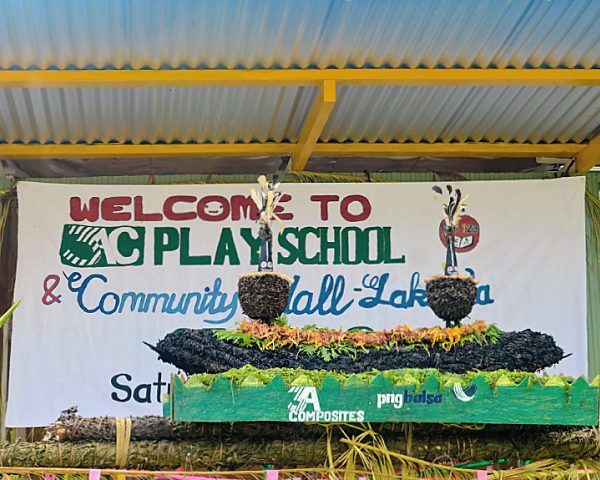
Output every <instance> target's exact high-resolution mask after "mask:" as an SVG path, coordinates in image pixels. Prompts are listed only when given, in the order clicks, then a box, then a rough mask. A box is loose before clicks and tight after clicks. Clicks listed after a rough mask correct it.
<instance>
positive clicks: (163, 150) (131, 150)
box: [0, 143, 295, 160]
mask: <svg viewBox="0 0 600 480" xmlns="http://www.w3.org/2000/svg"><path fill="white" fill-rule="evenodd" d="M294 146H295V144H293V143H244V144H237V143H234V144H231V143H228V144H184V145H179V144H177V145H173V144H166V145H163V144H161V145H152V144H150V145H122V144H110V143H106V144H93V145H87V144H75V145H19V144H16V145H15V144H6V145H0V158H3V159H11V160H27V159H39V160H42V159H50V158H182V157H185V158H193V157H246V156H247V157H263V156H274V157H280V156H289V155H291V154H292V151H293V149H294Z"/></svg>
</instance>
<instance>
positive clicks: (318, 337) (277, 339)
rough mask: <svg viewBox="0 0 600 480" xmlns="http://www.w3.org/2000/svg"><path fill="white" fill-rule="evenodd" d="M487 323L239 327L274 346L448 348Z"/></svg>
mask: <svg viewBox="0 0 600 480" xmlns="http://www.w3.org/2000/svg"><path fill="white" fill-rule="evenodd" d="M487 330H488V326H487V324H486V323H485V321H483V320H478V321H476V322H474V323H471V324H468V325H461V326H459V327H452V328H440V327H425V328H413V327H410V326H408V325H398V326H397V327H394V328H393V329H391V330H380V331H377V332H352V333H350V332H344V331H342V330H331V329H328V328H319V329H310V330H303V329H301V328H299V327H289V326H280V325H267V324H265V323H261V322H248V321H246V320H243V321H242V323H241V325H240V328H239V330H238V331H240V332H243V333H246V334H248V335H251V336H252V337H254V338H257V339H260V340H263V341H265V342H266V343H267V344H270V345H272V346H275V345H278V346H282V347H286V346H294V347H295V346H298V345H300V344H308V345H314V346H315V347H328V346H331V345H339V344H342V343H350V344H352V345H354V346H356V347H358V348H362V347H365V348H366V347H382V346H385V345H413V344H425V343H426V344H430V345H435V344H441V345H442V346H443V347H445V348H448V347H450V346H452V345H455V344H456V343H458V342H460V340H461V339H462V338H464V337H466V336H468V335H477V334H479V335H484V334H485V333H486V332H487Z"/></svg>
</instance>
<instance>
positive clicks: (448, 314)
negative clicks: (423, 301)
mask: <svg viewBox="0 0 600 480" xmlns="http://www.w3.org/2000/svg"><path fill="white" fill-rule="evenodd" d="M425 289H426V294H427V301H428V302H429V306H430V307H431V309H432V310H433V313H435V314H436V315H437V316H438V317H440V318H441V319H442V320H445V321H446V327H451V326H455V325H460V321H461V320H462V319H463V318H465V317H466V316H467V315H469V314H470V313H471V310H473V305H474V304H475V299H476V298H477V284H476V282H475V280H473V279H472V278H471V277H468V276H461V277H457V276H446V275H444V276H438V277H434V278H431V279H429V280H427V281H426V282H425Z"/></svg>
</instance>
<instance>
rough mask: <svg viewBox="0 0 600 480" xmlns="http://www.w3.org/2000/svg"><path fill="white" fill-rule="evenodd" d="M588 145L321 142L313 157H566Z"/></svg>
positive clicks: (316, 147)
mask: <svg viewBox="0 0 600 480" xmlns="http://www.w3.org/2000/svg"><path fill="white" fill-rule="evenodd" d="M585 147H586V145H580V144H576V143H566V144H527V143H483V142H482V143H475V142H473V143H318V144H317V145H315V148H314V149H313V152H312V156H313V157H319V156H320V157H363V156H364V157H419V156H427V157H544V156H546V157H565V158H570V157H573V156H575V155H576V154H577V153H579V152H580V151H582V150H583V149H584V148H585Z"/></svg>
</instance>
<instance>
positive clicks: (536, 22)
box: [0, 0, 600, 69]
mask: <svg viewBox="0 0 600 480" xmlns="http://www.w3.org/2000/svg"><path fill="white" fill-rule="evenodd" d="M0 13H1V18H0V68H5V69H7V68H41V69H46V68H59V69H66V68H105V67H112V68H134V69H139V68H154V69H155V68H329V67H334V68H342V67H348V68H352V67H357V68H359V67H360V68H363V67H375V68H379V67H391V68H399V67H409V68H416V67H427V68H437V67H464V68H467V67H481V68H487V67H496V68H507V67H551V68H559V67H560V68H597V67H598V66H599V65H600V47H599V44H600V22H599V21H598V18H600V2H599V1H598V0H301V1H299V0H0Z"/></svg>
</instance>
